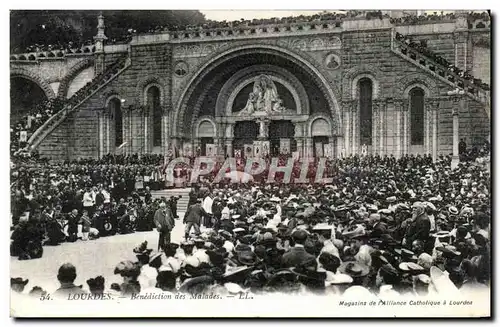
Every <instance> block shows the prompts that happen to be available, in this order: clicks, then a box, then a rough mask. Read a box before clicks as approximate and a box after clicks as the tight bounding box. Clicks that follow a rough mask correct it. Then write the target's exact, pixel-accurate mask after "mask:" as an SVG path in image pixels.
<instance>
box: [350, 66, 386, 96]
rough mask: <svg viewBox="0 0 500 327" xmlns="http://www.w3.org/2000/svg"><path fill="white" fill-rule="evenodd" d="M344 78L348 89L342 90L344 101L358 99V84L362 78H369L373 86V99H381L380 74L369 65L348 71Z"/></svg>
mask: <svg viewBox="0 0 500 327" xmlns="http://www.w3.org/2000/svg"><path fill="white" fill-rule="evenodd" d="M344 78H345V79H346V80H347V83H348V87H347V88H345V89H344V92H343V96H344V98H345V99H352V100H356V99H357V98H358V82H359V80H360V79H362V78H369V79H370V80H371V81H372V85H373V99H374V100H375V99H378V98H379V97H381V94H380V80H381V79H382V72H381V71H380V70H378V69H376V68H374V67H373V66H370V65H360V66H356V67H353V68H351V69H349V70H348V71H347V72H346V74H345V75H344Z"/></svg>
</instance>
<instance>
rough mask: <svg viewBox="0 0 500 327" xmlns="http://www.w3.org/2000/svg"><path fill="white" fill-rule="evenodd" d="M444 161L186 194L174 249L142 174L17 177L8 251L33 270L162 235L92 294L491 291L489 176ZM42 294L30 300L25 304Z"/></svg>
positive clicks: (343, 162) (107, 169)
mask: <svg viewBox="0 0 500 327" xmlns="http://www.w3.org/2000/svg"><path fill="white" fill-rule="evenodd" d="M481 153H482V155H483V156H487V155H489V154H488V153H484V152H481ZM463 155H466V154H465V153H463ZM464 158H472V156H470V155H469V157H467V156H464ZM108 160H109V161H108V162H112V160H113V159H111V158H108ZM138 160H139V161H140V159H138ZM148 160H151V162H155V160H156V159H155V158H149V159H148ZM132 161H133V160H132ZM450 161H451V158H450V157H442V158H440V160H438V161H436V162H432V160H429V158H428V157H420V156H405V157H402V158H399V159H396V158H393V157H388V156H386V157H379V156H365V157H358V156H351V157H347V158H342V159H338V160H335V161H334V163H333V171H334V172H335V173H334V175H333V181H332V182H331V184H330V183H329V184H326V185H325V184H315V185H313V184H279V183H274V184H269V183H265V182H251V183H248V184H230V183H219V184H213V183H203V184H198V185H196V186H195V187H194V188H193V190H192V191H191V193H190V194H189V208H188V210H187V212H186V213H185V215H184V217H183V221H182V222H183V223H184V226H185V235H184V239H183V240H182V241H181V242H180V244H177V243H174V242H172V240H171V239H170V233H171V231H172V229H173V228H174V226H175V224H179V223H180V221H179V220H176V218H177V216H178V214H177V213H176V212H175V210H176V209H175V205H174V206H172V202H175V201H176V200H175V199H173V200H171V199H152V198H151V195H150V193H149V190H148V189H147V187H146V186H145V185H144V184H142V185H141V184H136V183H137V182H138V180H137V179H136V178H135V177H136V176H137V175H138V174H139V175H141V174H142V175H144V172H143V171H144V170H147V167H148V166H147V165H141V164H129V165H116V164H109V163H108V164H107V165H93V164H92V163H91V162H90V161H89V162H87V163H85V164H83V163H81V164H67V165H60V166H57V167H56V166H53V165H52V164H50V163H45V164H43V163H42V164H40V165H33V163H31V164H28V165H24V166H23V165H20V166H17V167H15V169H14V171H15V172H19V175H18V176H17V178H18V179H17V186H16V187H15V188H14V189H13V199H12V209H13V213H12V215H13V218H14V217H18V219H17V221H16V222H15V227H14V230H13V234H12V235H13V236H12V238H13V241H12V247H11V250H12V251H13V253H12V254H13V255H18V256H19V258H20V259H30V258H37V257H40V256H41V252H43V248H42V242H45V244H46V245H55V244H59V243H60V242H63V241H70V242H72V241H76V240H77V239H78V238H79V237H81V238H82V240H87V239H89V238H94V237H102V236H106V235H111V234H113V233H115V232H117V233H129V232H133V231H134V230H152V229H154V228H156V230H157V231H158V232H160V241H159V248H158V249H152V248H149V247H148V244H147V243H143V244H141V245H140V246H137V247H136V248H135V249H133V251H134V253H136V255H137V260H136V261H135V262H134V261H123V262H120V263H118V264H117V266H116V268H115V274H117V275H120V276H122V277H123V283H121V284H117V283H114V284H112V285H106V284H105V279H104V278H103V277H102V276H98V277H96V278H92V279H89V280H88V281H87V284H88V292H90V293H92V294H103V293H113V294H117V295H124V296H130V295H133V294H136V295H137V294H148V293H158V292H172V293H175V292H187V293H190V294H207V293H210V294H221V296H224V295H235V294H239V293H244V292H251V293H255V294H262V293H269V292H285V293H287V294H300V293H301V292H313V293H317V294H329V295H334V294H337V295H340V294H344V295H349V294H350V295H354V294H355V295H356V296H360V297H363V296H367V297H368V296H372V295H373V294H377V295H379V296H401V295H416V296H425V295H428V294H436V293H438V294H439V293H442V294H446V295H447V296H450V294H455V293H450V292H456V294H461V293H466V292H469V291H475V290H481V289H486V290H487V289H488V287H489V284H490V277H491V276H490V262H491V261H490V260H491V255H490V250H491V249H490V239H491V232H490V219H491V218H490V217H491V203H490V201H491V197H490V195H491V185H490V175H489V172H488V170H487V169H485V167H484V166H483V165H480V164H478V163H477V161H463V162H461V163H460V164H459V165H458V167H457V168H456V169H454V170H452V169H451V168H450ZM141 171H142V172H141ZM138 172H139V173H138ZM142 182H143V183H145V181H144V180H142ZM149 182H151V181H149ZM139 183H140V179H139ZM141 188H142V189H145V192H144V194H141V195H140V194H139V192H138V191H137V190H138V189H141ZM148 194H149V195H148ZM28 213H29V214H28ZM56 224H57V225H56ZM61 225H67V228H66V229H64V228H61V227H60V226H61ZM78 225H80V226H81V233H80V230H79V228H78ZM78 234H81V236H79V235H78ZM27 235H28V236H27ZM36 242H38V243H36ZM34 243H36V244H34ZM131 250H132V249H131ZM25 277H28V278H29V279H31V280H35V279H36V276H25ZM75 278H76V268H75V266H74V265H73V264H71V263H68V264H65V265H63V266H61V268H60V270H59V274H58V276H57V279H58V280H59V282H60V284H61V287H60V288H59V290H57V291H56V292H55V294H61V295H63V296H67V295H68V294H70V293H86V292H87V290H86V288H82V286H78V285H74V280H75ZM35 283H36V282H35ZM11 285H12V290H13V291H16V292H21V293H22V294H25V293H23V292H24V291H23V290H24V285H26V280H25V279H23V278H20V277H16V278H13V279H11ZM44 291H46V290H42V289H41V288H40V287H34V288H33V289H32V290H31V292H29V293H32V294H35V295H36V296H39V295H40V294H41V293H43V292H44ZM47 291H52V290H47Z"/></svg>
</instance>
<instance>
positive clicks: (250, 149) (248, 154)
mask: <svg viewBox="0 0 500 327" xmlns="http://www.w3.org/2000/svg"><path fill="white" fill-rule="evenodd" d="M251 157H253V145H252V144H245V158H251Z"/></svg>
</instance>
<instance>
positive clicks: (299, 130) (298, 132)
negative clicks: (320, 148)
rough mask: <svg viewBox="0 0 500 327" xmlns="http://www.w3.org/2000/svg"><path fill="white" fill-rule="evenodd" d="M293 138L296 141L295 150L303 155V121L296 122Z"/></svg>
mask: <svg viewBox="0 0 500 327" xmlns="http://www.w3.org/2000/svg"><path fill="white" fill-rule="evenodd" d="M294 125H295V133H294V138H295V141H297V151H298V152H299V156H300V157H305V156H306V152H305V151H304V123H303V122H296V123H295V124H294Z"/></svg>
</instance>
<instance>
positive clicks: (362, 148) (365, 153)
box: [361, 144, 368, 157]
mask: <svg viewBox="0 0 500 327" xmlns="http://www.w3.org/2000/svg"><path fill="white" fill-rule="evenodd" d="M367 154H368V147H367V146H366V144H363V146H362V147H361V155H362V156H363V157H366V155H367Z"/></svg>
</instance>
